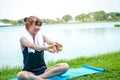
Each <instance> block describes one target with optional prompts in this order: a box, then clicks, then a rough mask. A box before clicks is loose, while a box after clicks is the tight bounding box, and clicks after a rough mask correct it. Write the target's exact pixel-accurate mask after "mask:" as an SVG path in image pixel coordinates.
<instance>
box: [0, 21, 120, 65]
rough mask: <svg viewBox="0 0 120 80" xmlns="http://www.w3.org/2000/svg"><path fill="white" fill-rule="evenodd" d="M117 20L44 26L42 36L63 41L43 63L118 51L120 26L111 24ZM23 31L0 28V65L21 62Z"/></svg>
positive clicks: (19, 28)
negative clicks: (56, 50) (59, 47)
mask: <svg viewBox="0 0 120 80" xmlns="http://www.w3.org/2000/svg"><path fill="white" fill-rule="evenodd" d="M116 23H120V22H111V23H84V24H54V25H43V26H42V29H41V31H42V32H43V33H44V34H45V35H47V36H48V37H49V38H50V39H52V40H55V41H58V42H60V43H62V44H63V51H62V52H60V53H57V54H51V53H48V52H45V58H46V62H48V61H49V60H58V59H72V58H75V57H78V56H92V55H97V54H103V53H105V52H110V51H117V50H120V35H119V34H120V28H116V27H114V24H116ZM24 31H25V30H24V26H16V27H0V67H1V66H5V65H10V66H16V65H22V54H21V51H20V44H19V38H20V37H21V36H22V35H23V34H24Z"/></svg>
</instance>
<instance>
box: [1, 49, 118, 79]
mask: <svg viewBox="0 0 120 80" xmlns="http://www.w3.org/2000/svg"><path fill="white" fill-rule="evenodd" d="M59 62H67V63H68V64H69V65H70V68H77V67H81V66H82V65H84V64H86V65H91V66H94V67H100V68H104V69H105V70H106V72H104V73H97V74H92V75H88V76H82V77H77V78H73V79H70V80H120V51H117V52H109V53H105V54H102V55H97V56H92V57H78V58H75V59H71V60H58V61H56V62H54V61H50V62H48V67H50V66H52V65H55V64H56V63H59ZM21 69H22V68H21V67H13V68H10V67H8V66H7V67H3V68H1V69H0V80H8V79H10V78H13V77H16V74H17V73H18V72H19V71H20V70H21Z"/></svg>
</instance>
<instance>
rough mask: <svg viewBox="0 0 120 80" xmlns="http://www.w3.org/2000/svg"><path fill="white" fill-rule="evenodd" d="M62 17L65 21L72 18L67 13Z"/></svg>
mask: <svg viewBox="0 0 120 80" xmlns="http://www.w3.org/2000/svg"><path fill="white" fill-rule="evenodd" d="M62 19H63V20H64V21H65V22H68V21H70V20H72V16H71V15H68V14H67V15H64V16H63V17H62Z"/></svg>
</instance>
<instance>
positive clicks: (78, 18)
mask: <svg viewBox="0 0 120 80" xmlns="http://www.w3.org/2000/svg"><path fill="white" fill-rule="evenodd" d="M85 18H87V17H86V15H85V14H80V15H77V16H76V17H75V20H76V21H82V22H84V21H85Z"/></svg>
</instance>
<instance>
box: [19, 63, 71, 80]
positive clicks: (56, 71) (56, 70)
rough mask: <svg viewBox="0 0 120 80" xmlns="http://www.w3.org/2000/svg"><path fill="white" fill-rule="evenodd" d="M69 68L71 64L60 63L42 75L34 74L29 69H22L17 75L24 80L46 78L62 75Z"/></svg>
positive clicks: (43, 79)
mask: <svg viewBox="0 0 120 80" xmlns="http://www.w3.org/2000/svg"><path fill="white" fill-rule="evenodd" d="M68 69H69V65H68V64H67V63H59V64H56V65H55V66H52V67H50V68H48V69H47V70H46V71H45V72H44V73H43V74H41V75H37V76H36V75H34V74H33V73H31V72H28V71H21V72H19V73H18V75H17V77H18V78H20V79H23V80H45V79H47V78H49V77H52V76H56V75H60V74H62V73H64V72H66V71H67V70H68Z"/></svg>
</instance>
